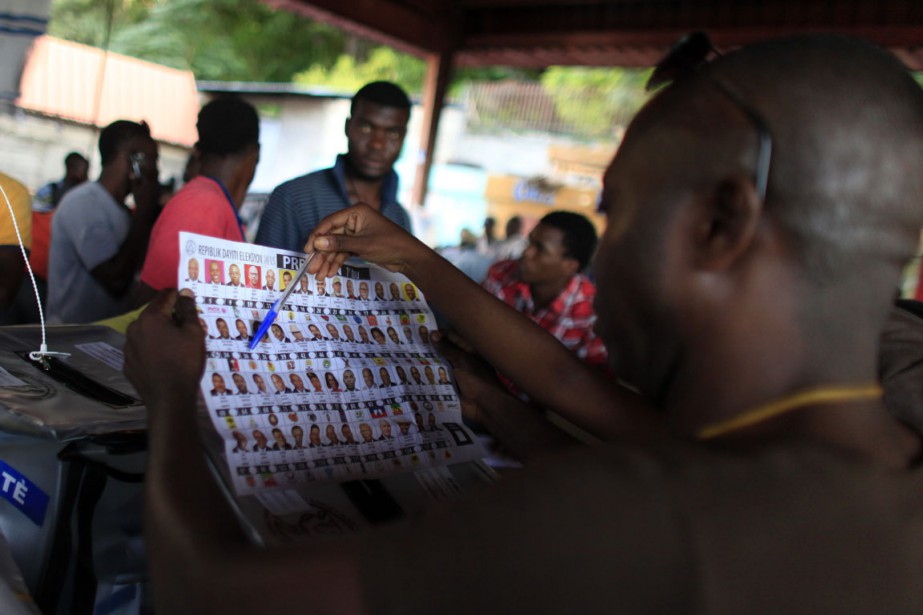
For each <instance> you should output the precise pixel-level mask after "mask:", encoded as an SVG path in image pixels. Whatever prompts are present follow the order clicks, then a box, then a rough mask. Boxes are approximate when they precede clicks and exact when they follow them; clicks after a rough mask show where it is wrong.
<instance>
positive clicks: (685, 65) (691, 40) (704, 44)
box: [646, 32, 772, 201]
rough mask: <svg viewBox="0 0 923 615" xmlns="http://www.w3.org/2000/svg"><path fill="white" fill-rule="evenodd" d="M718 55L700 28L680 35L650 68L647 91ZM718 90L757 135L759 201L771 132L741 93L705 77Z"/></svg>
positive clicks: (763, 190) (764, 186)
mask: <svg viewBox="0 0 923 615" xmlns="http://www.w3.org/2000/svg"><path fill="white" fill-rule="evenodd" d="M712 53H714V54H715V55H721V54H720V53H718V50H717V49H715V47H714V45H712V43H711V40H710V39H709V38H708V35H707V34H705V33H704V32H692V33H691V34H688V35H686V36H684V37H683V38H682V39H680V40H679V41H678V42H677V43H676V44H674V45H673V47H671V48H670V51H668V52H667V55H665V56H664V57H663V59H662V60H661V61H660V62H658V63H657V66H656V67H655V68H654V72H653V73H651V76H650V78H649V79H648V81H647V86H646V89H647V90H648V91H651V90H654V89H657V88H660V87H663V86H666V85H668V84H670V83H672V82H674V81H676V80H678V79H680V78H682V77H684V76H686V75H689V74H691V73H694V72H695V71H697V70H698V69H699V68H701V67H702V66H704V65H705V64H707V63H708V56H709V54H712ZM709 82H710V83H712V84H713V85H714V86H715V87H716V88H717V89H718V91H719V92H721V93H722V94H724V96H725V97H726V98H727V99H728V100H730V101H731V102H732V103H734V105H735V106H736V107H737V108H738V109H740V111H741V112H742V113H743V114H744V115H745V116H747V119H748V120H749V121H750V123H751V124H753V127H754V128H756V132H757V135H758V136H759V147H758V150H757V158H756V190H757V194H759V196H760V200H761V201H765V200H766V190H767V188H768V186H769V163H770V161H771V159H772V136H771V135H770V134H769V129H768V128H767V126H766V121H765V120H764V119H763V118H762V116H761V115H760V114H759V113H757V112H756V111H755V110H754V109H753V108H752V107H751V106H750V105H748V104H747V103H746V102H745V101H744V100H743V97H741V96H740V94H739V93H738V92H737V91H736V90H735V89H734V88H732V87H731V86H729V85H728V84H726V83H724V82H722V81H721V80H719V79H716V78H714V77H709Z"/></svg>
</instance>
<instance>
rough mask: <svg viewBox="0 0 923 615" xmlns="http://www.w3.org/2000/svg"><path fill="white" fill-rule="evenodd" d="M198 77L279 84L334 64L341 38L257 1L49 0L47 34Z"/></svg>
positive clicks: (334, 31)
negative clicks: (108, 33) (312, 68)
mask: <svg viewBox="0 0 923 615" xmlns="http://www.w3.org/2000/svg"><path fill="white" fill-rule="evenodd" d="M110 7H111V10H112V15H113V25H112V37H111V41H110V49H111V50H112V51H116V52H119V53H124V54H126V55H130V56H134V57H138V58H142V59H145V60H149V61H151V62H157V63H159V64H164V65H167V66H173V67H175V68H182V69H189V70H192V72H193V73H194V74H195V76H196V78H197V79H214V80H226V81H282V82H288V81H290V80H291V78H292V76H293V75H294V74H295V73H297V72H299V71H302V70H304V69H305V68H306V67H308V66H310V65H311V64H313V63H322V64H333V63H334V62H335V61H336V58H337V57H339V56H340V54H341V53H342V52H343V49H344V47H345V45H346V36H345V35H344V34H343V33H342V32H340V31H339V30H337V29H335V28H333V27H331V26H328V25H326V24H322V23H317V22H314V21H312V20H309V19H305V18H302V17H300V16H298V15H295V14H294V13H290V12H287V11H276V10H273V9H271V8H269V7H268V6H266V5H265V4H263V3H261V2H259V0H104V1H100V0H56V1H55V3H54V6H53V9H52V20H51V24H50V27H49V32H50V33H51V34H53V35H55V36H59V37H61V38H65V39H68V40H73V41H77V42H81V43H85V44H88V45H93V46H97V47H99V46H102V45H103V44H104V42H105V31H106V27H105V24H106V22H107V19H108V12H109V10H110Z"/></svg>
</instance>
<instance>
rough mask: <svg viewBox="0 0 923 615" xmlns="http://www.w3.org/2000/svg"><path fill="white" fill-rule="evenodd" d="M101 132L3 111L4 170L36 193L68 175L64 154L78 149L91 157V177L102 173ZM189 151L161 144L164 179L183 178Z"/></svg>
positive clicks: (0, 165) (0, 161)
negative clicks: (100, 161)
mask: <svg viewBox="0 0 923 615" xmlns="http://www.w3.org/2000/svg"><path fill="white" fill-rule="evenodd" d="M98 139H99V133H98V132H96V131H95V130H93V129H91V128H90V127H89V126H81V125H79V124H75V123H73V122H65V121H63V120H57V119H54V118H47V117H42V116H38V115H34V114H27V113H25V112H23V111H21V110H14V111H12V112H9V111H7V112H0V170H2V171H3V172H4V173H6V174H8V175H10V176H12V177H14V178H16V179H18V180H19V181H21V182H22V183H23V184H25V185H26V187H27V188H29V190H30V191H32V192H35V191H36V190H37V189H38V188H40V187H41V186H43V185H44V184H46V183H47V182H49V181H53V180H57V179H61V177H63V176H64V157H65V156H66V155H67V154H68V153H70V152H72V151H78V152H81V153H83V154H84V155H85V156H88V157H89V159H90V178H91V179H95V178H96V177H97V176H98V175H99V171H100V165H99V153H98V150H97V141H98ZM187 157H188V152H187V150H186V149H184V148H181V147H177V146H174V145H168V144H164V143H161V144H160V181H161V182H166V181H168V180H169V179H170V178H171V177H177V180H180V179H181V178H182V174H183V168H184V167H185V166H186V158H187Z"/></svg>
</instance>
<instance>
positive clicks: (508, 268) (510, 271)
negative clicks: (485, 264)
mask: <svg viewBox="0 0 923 615" xmlns="http://www.w3.org/2000/svg"><path fill="white" fill-rule="evenodd" d="M487 280H488V281H491V282H497V283H501V284H514V283H517V282H520V281H521V280H520V278H519V261H518V260H514V259H510V260H505V261H499V262H496V263H494V264H493V265H491V266H490V268H489V269H488V270H487Z"/></svg>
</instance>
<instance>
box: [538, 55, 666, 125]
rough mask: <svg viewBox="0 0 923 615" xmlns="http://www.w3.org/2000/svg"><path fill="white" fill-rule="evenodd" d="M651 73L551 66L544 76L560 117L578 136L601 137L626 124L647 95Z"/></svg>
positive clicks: (546, 88) (546, 89) (544, 83)
mask: <svg viewBox="0 0 923 615" xmlns="http://www.w3.org/2000/svg"><path fill="white" fill-rule="evenodd" d="M649 75H650V71H649V70H640V69H630V68H586V67H563V66H552V67H550V68H548V69H547V70H546V71H545V72H544V73H543V74H542V76H541V83H542V86H543V87H544V89H545V91H546V92H547V93H548V95H549V96H550V97H551V99H552V100H553V101H554V107H555V113H556V114H557V115H558V118H559V119H560V120H562V121H564V122H566V123H568V124H570V125H571V126H573V128H574V130H575V132H577V133H578V134H584V135H587V136H593V135H599V134H600V131H601V130H603V131H608V130H611V129H612V128H613V127H616V126H620V125H625V124H626V123H628V121H629V120H630V119H631V118H632V117H633V116H634V115H635V113H637V112H638V109H640V108H641V105H643V104H644V101H646V100H647V94H646V92H645V91H644V84H645V83H646V82H647V78H648V76H649Z"/></svg>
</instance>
